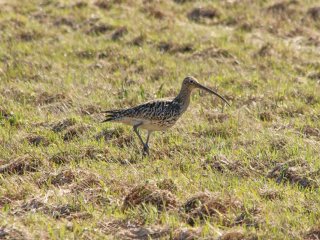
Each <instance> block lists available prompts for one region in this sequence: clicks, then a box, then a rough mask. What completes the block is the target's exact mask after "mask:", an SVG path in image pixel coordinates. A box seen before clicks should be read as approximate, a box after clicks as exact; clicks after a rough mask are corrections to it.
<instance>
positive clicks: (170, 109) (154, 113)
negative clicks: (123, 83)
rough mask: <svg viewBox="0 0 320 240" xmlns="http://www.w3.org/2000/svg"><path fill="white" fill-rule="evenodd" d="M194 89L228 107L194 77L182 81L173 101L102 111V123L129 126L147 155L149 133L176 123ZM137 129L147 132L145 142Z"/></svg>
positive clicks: (160, 101) (163, 129)
mask: <svg viewBox="0 0 320 240" xmlns="http://www.w3.org/2000/svg"><path fill="white" fill-rule="evenodd" d="M195 88H199V89H203V90H205V91H207V92H209V93H211V94H214V95H216V96H218V97H219V98H221V99H222V100H223V101H224V102H225V103H226V104H228V105H229V106H230V104H229V103H228V101H227V100H226V99H225V98H224V97H222V96H221V95H219V94H218V93H216V92H215V91H212V90H211V89H209V88H207V87H205V86H203V85H201V84H200V83H199V82H198V80H197V79H195V78H194V77H191V76H188V77H186V78H185V79H184V80H183V82H182V86H181V90H180V92H179V94H178V96H176V97H175V98H174V99H173V100H163V99H161V100H154V101H150V102H146V103H143V104H141V105H138V106H136V107H132V108H127V109H118V110H108V111H104V112H103V113H106V114H107V115H106V119H105V120H104V121H103V122H109V121H111V122H120V123H124V124H128V125H131V126H132V127H133V130H134V132H135V133H136V134H137V136H138V137H139V140H140V142H141V143H142V145H143V155H145V154H149V145H148V143H149V139H150V135H151V133H152V132H154V131H165V130H167V129H169V128H171V127H172V126H173V125H174V124H175V123H176V122H177V120H178V119H179V118H180V117H181V116H182V114H183V113H184V112H185V111H186V110H187V108H188V106H189V103H190V95H191V92H192V90H193V89H195ZM138 128H141V129H146V130H147V131H148V133H147V139H146V142H144V141H143V139H142V137H141V135H140V133H139V131H138Z"/></svg>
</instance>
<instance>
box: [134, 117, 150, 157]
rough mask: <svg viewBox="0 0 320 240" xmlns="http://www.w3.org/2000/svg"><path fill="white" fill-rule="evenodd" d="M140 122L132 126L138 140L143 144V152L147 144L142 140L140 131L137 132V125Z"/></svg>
mask: <svg viewBox="0 0 320 240" xmlns="http://www.w3.org/2000/svg"><path fill="white" fill-rule="evenodd" d="M141 124H142V123H139V124H137V125H134V126H133V131H134V132H135V133H136V134H137V135H138V137H139V139H140V142H141V143H142V145H143V153H144V152H145V149H146V148H148V146H147V145H146V144H145V143H144V142H143V140H142V137H141V135H140V133H139V131H138V127H139V126H140V125H141Z"/></svg>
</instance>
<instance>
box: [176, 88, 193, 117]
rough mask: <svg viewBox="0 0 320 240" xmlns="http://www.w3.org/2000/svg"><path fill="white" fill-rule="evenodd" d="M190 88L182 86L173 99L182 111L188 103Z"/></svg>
mask: <svg viewBox="0 0 320 240" xmlns="http://www.w3.org/2000/svg"><path fill="white" fill-rule="evenodd" d="M190 95H191V89H190V88H187V87H185V86H182V88H181V90H180V92H179V94H178V96H177V97H176V98H175V99H174V101H175V102H177V103H179V104H180V105H181V109H182V112H184V111H186V110H187V108H188V106H189V104H190Z"/></svg>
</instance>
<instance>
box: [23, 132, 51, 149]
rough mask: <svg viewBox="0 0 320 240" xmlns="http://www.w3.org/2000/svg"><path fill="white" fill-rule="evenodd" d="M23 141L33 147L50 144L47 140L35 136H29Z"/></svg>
mask: <svg viewBox="0 0 320 240" xmlns="http://www.w3.org/2000/svg"><path fill="white" fill-rule="evenodd" d="M23 141H27V142H28V143H29V144H31V145H34V146H44V147H46V146H48V145H49V144H50V141H49V139H47V138H46V137H44V136H39V135H36V134H30V135H28V136H27V137H25V138H24V139H23Z"/></svg>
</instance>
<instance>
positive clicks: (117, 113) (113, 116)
mask: <svg viewBox="0 0 320 240" xmlns="http://www.w3.org/2000/svg"><path fill="white" fill-rule="evenodd" d="M101 113H105V114H106V119H104V120H103V121H102V122H110V121H114V120H117V119H119V118H120V117H121V113H122V110H107V111H103V112H101Z"/></svg>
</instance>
